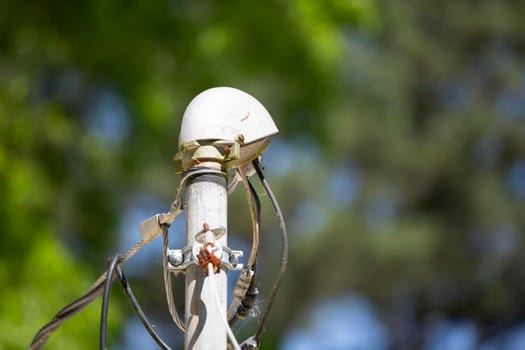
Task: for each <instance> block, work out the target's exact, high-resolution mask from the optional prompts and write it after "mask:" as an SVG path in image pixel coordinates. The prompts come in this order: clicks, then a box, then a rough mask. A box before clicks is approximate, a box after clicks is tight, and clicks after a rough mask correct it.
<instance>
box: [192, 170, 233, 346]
mask: <svg viewBox="0 0 525 350" xmlns="http://www.w3.org/2000/svg"><path fill="white" fill-rule="evenodd" d="M206 166H208V167H209V166H214V167H217V168H218V169H220V167H221V164H219V163H207V164H206ZM185 198H186V208H187V209H186V245H193V244H194V243H195V235H196V234H197V233H198V232H200V231H202V229H203V225H204V224H205V223H206V224H208V225H209V226H210V227H213V226H223V227H225V228H226V227H227V184H226V179H225V178H224V177H223V176H221V175H219V174H203V175H198V176H196V177H195V178H193V179H192V180H190V182H189V183H188V185H187V187H186V197H185ZM217 242H218V243H220V244H221V245H222V246H227V233H226V234H224V235H223V236H222V237H220V238H219V239H218V241H217ZM215 281H216V283H215V284H216V288H217V292H218V294H219V300H220V308H221V309H222V310H223V312H224V313H225V312H226V303H227V299H226V293H227V278H226V273H225V272H224V271H220V272H219V273H218V274H216V275H215ZM210 282H211V281H210V280H209V279H207V278H206V273H205V272H204V270H203V269H202V268H201V267H200V266H198V265H192V266H190V267H188V268H187V270H186V296H185V298H186V300H185V320H186V334H185V340H184V348H185V349H186V350H226V345H227V343H226V328H225V325H224V322H223V320H222V318H221V315H220V313H219V309H218V306H217V304H216V298H215V296H214V291H213V290H212V288H213V285H212V284H211V283H210Z"/></svg>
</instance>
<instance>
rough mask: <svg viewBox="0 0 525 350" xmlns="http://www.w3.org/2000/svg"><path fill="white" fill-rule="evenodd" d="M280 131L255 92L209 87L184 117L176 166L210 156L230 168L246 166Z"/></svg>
mask: <svg viewBox="0 0 525 350" xmlns="http://www.w3.org/2000/svg"><path fill="white" fill-rule="evenodd" d="M278 131H279V130H278V129H277V126H276V125H275V123H274V121H273V119H272V117H271V116H270V113H268V111H267V110H266V108H264V106H263V105H262V104H261V103H260V102H259V101H258V100H257V99H255V98H254V97H253V96H251V95H249V94H247V93H245V92H243V91H241V90H238V89H234V88H231V87H216V88H212V89H208V90H205V91H203V92H201V93H200V94H199V95H197V96H196V97H195V98H194V99H193V100H192V101H191V102H190V104H189V105H188V107H187V108H186V111H185V112H184V116H183V117H182V125H181V129H180V135H179V150H178V152H177V154H176V155H175V156H174V162H175V170H176V171H177V172H184V171H186V170H187V169H188V168H190V167H192V166H194V165H196V164H198V163H199V162H200V161H206V160H211V161H219V162H221V163H224V165H226V166H227V167H229V168H235V167H239V166H242V165H244V164H246V163H248V162H250V161H252V160H253V159H255V158H257V157H258V156H259V155H261V153H263V152H264V150H265V149H266V147H267V146H268V144H269V143H270V138H271V136H272V135H274V134H276V133H277V132H278ZM210 146H211V147H210Z"/></svg>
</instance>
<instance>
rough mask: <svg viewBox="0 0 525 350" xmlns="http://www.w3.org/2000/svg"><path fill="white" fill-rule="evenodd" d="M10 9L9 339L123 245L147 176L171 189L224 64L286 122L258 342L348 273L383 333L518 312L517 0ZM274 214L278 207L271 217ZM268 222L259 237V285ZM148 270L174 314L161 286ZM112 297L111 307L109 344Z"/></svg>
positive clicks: (238, 207)
mask: <svg viewBox="0 0 525 350" xmlns="http://www.w3.org/2000/svg"><path fill="white" fill-rule="evenodd" d="M0 8H1V9H2V10H1V11H0V223H1V229H0V232H1V238H2V244H1V245H0V283H1V284H2V286H3V287H2V289H0V300H1V302H0V305H1V307H0V322H1V323H2V324H3V326H4V330H5V331H3V332H1V333H0V349H20V348H23V347H25V346H27V344H29V342H30V340H31V337H32V336H33V335H34V333H35V332H36V331H37V329H38V328H39V327H40V326H41V325H43V324H44V323H45V322H47V321H49V319H50V318H51V317H52V316H53V315H54V313H55V312H56V311H58V310H59V309H60V308H61V307H62V306H64V305H65V304H66V303H67V302H69V301H71V300H72V299H74V298H75V297H77V296H79V295H80V294H81V293H83V292H84V291H85V290H86V289H87V288H88V287H89V285H90V283H91V281H93V280H94V279H95V278H96V276H97V273H99V272H100V271H101V270H103V269H104V268H105V263H106V257H107V256H109V255H111V254H113V253H115V252H116V251H118V250H119V249H121V247H120V246H119V237H118V234H117V233H116V232H117V231H118V230H119V227H121V225H122V218H123V215H124V210H125V209H127V208H128V207H129V206H130V203H131V204H132V202H133V198H135V197H134V196H136V195H137V194H141V193H147V194H148V195H149V196H151V197H154V198H157V199H158V200H159V201H161V202H163V203H165V204H166V207H167V206H168V204H169V202H170V200H171V198H172V196H173V195H174V191H175V186H176V183H177V181H178V179H177V178H176V177H175V176H174V175H173V174H172V171H171V165H170V157H171V155H172V154H173V153H174V152H175V151H176V148H177V135H178V127H179V124H180V118H181V116H182V113H183V111H184V108H185V106H186V105H187V104H188V103H189V101H190V100H191V98H192V97H193V96H194V95H196V94H197V93H198V92H200V91H202V90H204V89H206V88H209V87H212V86H219V85H226V86H234V87H237V88H240V89H242V90H245V91H247V92H249V93H251V94H253V95H254V96H256V97H257V98H258V99H259V100H260V101H261V102H262V103H263V104H264V105H265V106H266V107H267V108H268V110H269V111H270V112H271V114H272V115H273V116H274V118H275V119H276V122H277V124H278V126H279V128H280V130H281V133H280V138H279V139H278V140H277V144H276V145H272V146H271V147H270V149H269V151H268V173H269V179H270V181H272V183H274V186H275V192H276V193H277V196H278V197H279V198H280V199H281V200H282V201H283V203H282V204H283V207H284V211H285V215H286V217H287V218H288V219H289V222H290V231H291V235H292V236H291V261H290V269H289V273H288V275H287V278H286V281H285V284H284V291H283V292H284V295H281V296H280V298H279V300H278V305H277V308H276V310H275V314H274V315H273V317H272V319H271V324H270V326H269V329H268V336H267V339H268V341H267V342H266V344H265V345H266V348H273V347H278V346H279V345H278V344H279V339H281V338H282V337H283V335H284V334H285V332H286V331H287V330H288V329H290V327H292V326H294V325H297V324H300V323H301V322H303V319H304V318H306V317H308V310H309V306H311V305H313V304H314V303H316V302H317V301H319V300H322V299H324V298H329V297H332V296H335V295H339V294H345V293H359V294H363V295H365V296H366V297H368V298H369V299H370V300H371V301H372V302H373V303H374V304H375V305H377V306H378V308H379V310H380V314H381V317H382V319H383V320H384V322H385V323H386V324H387V325H388V326H389V327H390V329H391V333H392V334H393V336H392V339H391V340H390V341H391V344H392V348H399V349H408V348H414V349H417V348H421V344H422V343H423V338H424V330H425V329H424V327H425V322H426V320H428V319H429V318H430V317H432V315H445V316H446V317H450V318H469V319H472V320H474V322H476V325H477V326H478V329H479V334H480V341H481V340H483V339H486V338H487V337H490V336H492V335H494V334H497V333H498V332H501V331H503V330H505V329H507V328H508V327H511V326H513V325H515V324H516V323H519V322H522V321H523V320H524V318H525V311H524V310H525V305H524V304H523V300H522V298H521V296H522V295H523V293H524V292H525V285H524V284H523V282H522V281H523V280H524V277H525V268H524V267H523V263H522V261H523V259H522V258H520V257H522V254H521V251H522V250H523V248H524V245H525V242H524V241H523V234H522V233H523V232H524V229H525V218H524V216H523V215H522V211H523V208H524V201H525V103H524V102H523V101H525V67H524V64H523V62H525V60H524V56H525V49H524V48H525V22H524V21H523V20H522V14H523V13H525V5H524V4H523V3H522V2H519V1H505V2H503V1H481V2H479V3H476V4H474V3H472V2H471V1H466V0H460V1H444V2H439V3H436V2H432V1H405V2H388V1H372V0H370V1H365V0H347V1H340V0H332V1H330V0H324V1H323V0H315V1H307V0H293V1H276V0H271V1H264V2H255V1H224V2H220V3H219V2H213V1H199V2H196V1H136V2H121V1H100V0H96V1H90V2H52V1H38V2H37V1H25V2H20V1H19V2H16V1H5V0H4V1H1V0H0ZM272 167H274V168H273V169H272ZM243 201H244V198H243V196H242V193H241V194H240V195H239V194H234V196H233V198H232V204H231V209H230V212H232V213H244V214H245V215H233V214H232V218H231V225H232V227H233V229H234V230H236V231H238V232H245V231H249V230H248V229H247V228H248V227H249V220H248V219H249V218H248V215H247V212H246V208H245V207H244V205H243ZM152 210H153V209H152ZM154 213H155V212H151V214H154ZM272 215H273V214H272V213H271V211H270V208H269V207H266V208H265V213H264V218H265V223H264V226H263V229H264V230H268V234H272V235H273V234H276V232H275V231H276V226H274V225H273V226H272V224H271V220H270V219H271V218H272ZM140 219H143V218H138V219H137V220H140ZM267 221H268V223H267ZM137 224H138V221H137ZM129 235H135V236H136V237H137V239H138V237H139V236H138V231H137V232H130V233H129ZM241 236H242V237H244V238H245V239H248V238H247V237H248V235H247V234H245V233H243V234H241ZM274 241H275V242H274ZM277 243H278V240H277V239H275V240H274V239H268V240H267V241H264V242H263V246H264V247H263V248H262V249H263V256H262V257H261V265H262V266H266V268H265V269H264V271H263V272H264V274H265V276H264V278H263V280H262V282H261V285H262V286H263V287H266V286H268V283H269V281H270V280H271V277H272V276H273V273H274V270H275V268H276V267H275V264H276V263H277V261H272V259H271V257H272V256H273V254H272V253H271V252H272V250H273V249H276V244H277ZM159 267H160V264H158V261H157V264H156V265H154V266H150V269H152V270H151V271H157V272H158V269H159ZM153 277H158V275H148V274H147V273H143V274H139V275H137V277H136V281H134V285H135V286H137V288H138V291H139V294H140V293H141V287H140V286H141V285H143V286H144V285H145V286H149V285H157V286H158V289H159V290H161V286H160V283H159V282H160V278H156V279H154V278H153ZM142 288H143V290H142V293H141V294H142V295H141V296H142V297H143V298H144V299H146V305H148V307H149V309H150V310H151V312H152V313H153V315H154V318H155V319H158V320H160V321H159V322H161V323H165V324H169V321H168V317H167V314H166V310H165V305H164V300H163V298H162V293H160V292H159V293H158V295H157V294H156V295H148V293H146V291H147V288H145V287H142ZM263 289H264V288H263ZM298 296H300V297H298ZM121 301H122V299H121ZM121 304H122V303H121V302H117V303H116V304H115V305H114V306H113V304H112V308H111V316H110V320H111V327H112V333H111V334H113V335H114V338H116V339H115V340H114V342H115V343H116V342H117V341H118V334H119V332H121V331H122V325H121V322H123V320H124V317H125V311H124V310H125V309H124V308H123V307H122V305H121ZM399 310H404V311H403V312H405V313H406V312H408V313H409V314H410V318H411V322H413V323H414V325H415V326H414V327H415V329H416V330H417V332H416V331H414V332H411V333H406V331H405V329H406V327H403V321H402V320H400V311H399ZM98 313H99V307H98V305H93V306H91V307H90V308H88V309H87V310H86V311H83V312H82V313H81V314H80V315H79V316H77V317H76V318H75V319H72V320H70V321H68V322H67V323H66V325H65V326H63V328H60V329H59V330H58V332H57V334H55V335H54V336H53V337H51V339H50V342H49V345H48V348H50V349H70V348H75V349H81V348H85V349H92V348H94V347H95V346H96V343H97V341H98V336H97V334H98V317H99V316H98ZM411 329H414V328H411Z"/></svg>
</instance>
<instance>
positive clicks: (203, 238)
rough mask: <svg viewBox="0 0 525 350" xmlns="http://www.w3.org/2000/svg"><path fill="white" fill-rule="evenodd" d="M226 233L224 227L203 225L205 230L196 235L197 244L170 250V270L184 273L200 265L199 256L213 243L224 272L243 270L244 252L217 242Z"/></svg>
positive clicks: (214, 252) (215, 253)
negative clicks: (242, 259)
mask: <svg viewBox="0 0 525 350" xmlns="http://www.w3.org/2000/svg"><path fill="white" fill-rule="evenodd" d="M225 233H226V228H225V227H223V226H208V225H207V224H204V225H203V229H202V230H201V231H199V232H197V233H196V234H195V241H196V242H195V243H194V244H192V245H188V246H186V247H184V248H183V249H170V250H168V252H167V254H168V262H169V266H168V267H169V268H170V269H173V270H175V271H182V272H184V271H185V270H186V269H187V268H188V267H189V266H191V265H199V259H198V255H199V252H200V251H201V249H202V248H203V247H204V246H205V245H207V244H209V243H213V246H214V249H213V254H214V255H215V256H216V257H218V258H219V259H220V267H221V268H222V269H224V270H241V269H242V268H243V264H241V263H239V258H240V257H242V256H243V254H244V253H243V252H242V250H232V249H230V248H229V247H227V246H223V245H222V244H220V243H219V242H217V240H218V239H219V238H221V237H222V236H223V235H224V234H225Z"/></svg>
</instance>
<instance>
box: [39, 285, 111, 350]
mask: <svg viewBox="0 0 525 350" xmlns="http://www.w3.org/2000/svg"><path fill="white" fill-rule="evenodd" d="M102 286H103V284H102V283H100V284H98V285H96V286H94V287H93V288H92V289H90V290H89V291H88V292H87V293H86V294H84V295H83V296H81V297H80V298H78V299H76V300H74V301H73V302H71V303H69V304H68V305H66V306H65V307H64V308H63V309H62V310H60V311H59V312H57V314H56V315H55V316H54V317H53V319H52V320H51V321H50V322H49V323H47V324H46V325H44V326H43V327H42V328H40V330H39V331H38V332H37V334H36V335H35V337H34V338H33V340H32V341H31V345H29V350H39V349H41V348H42V346H44V344H45V343H46V341H47V339H48V338H49V337H50V336H51V334H53V332H54V331H55V330H56V329H57V328H58V327H60V325H61V324H62V323H64V322H65V321H66V320H67V319H69V318H71V317H73V316H74V315H76V314H77V313H79V312H80V311H82V310H83V309H84V308H85V307H86V306H88V305H89V304H90V303H91V302H92V301H93V300H95V298H96V297H97V296H98V295H99V294H100V293H101V292H102Z"/></svg>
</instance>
